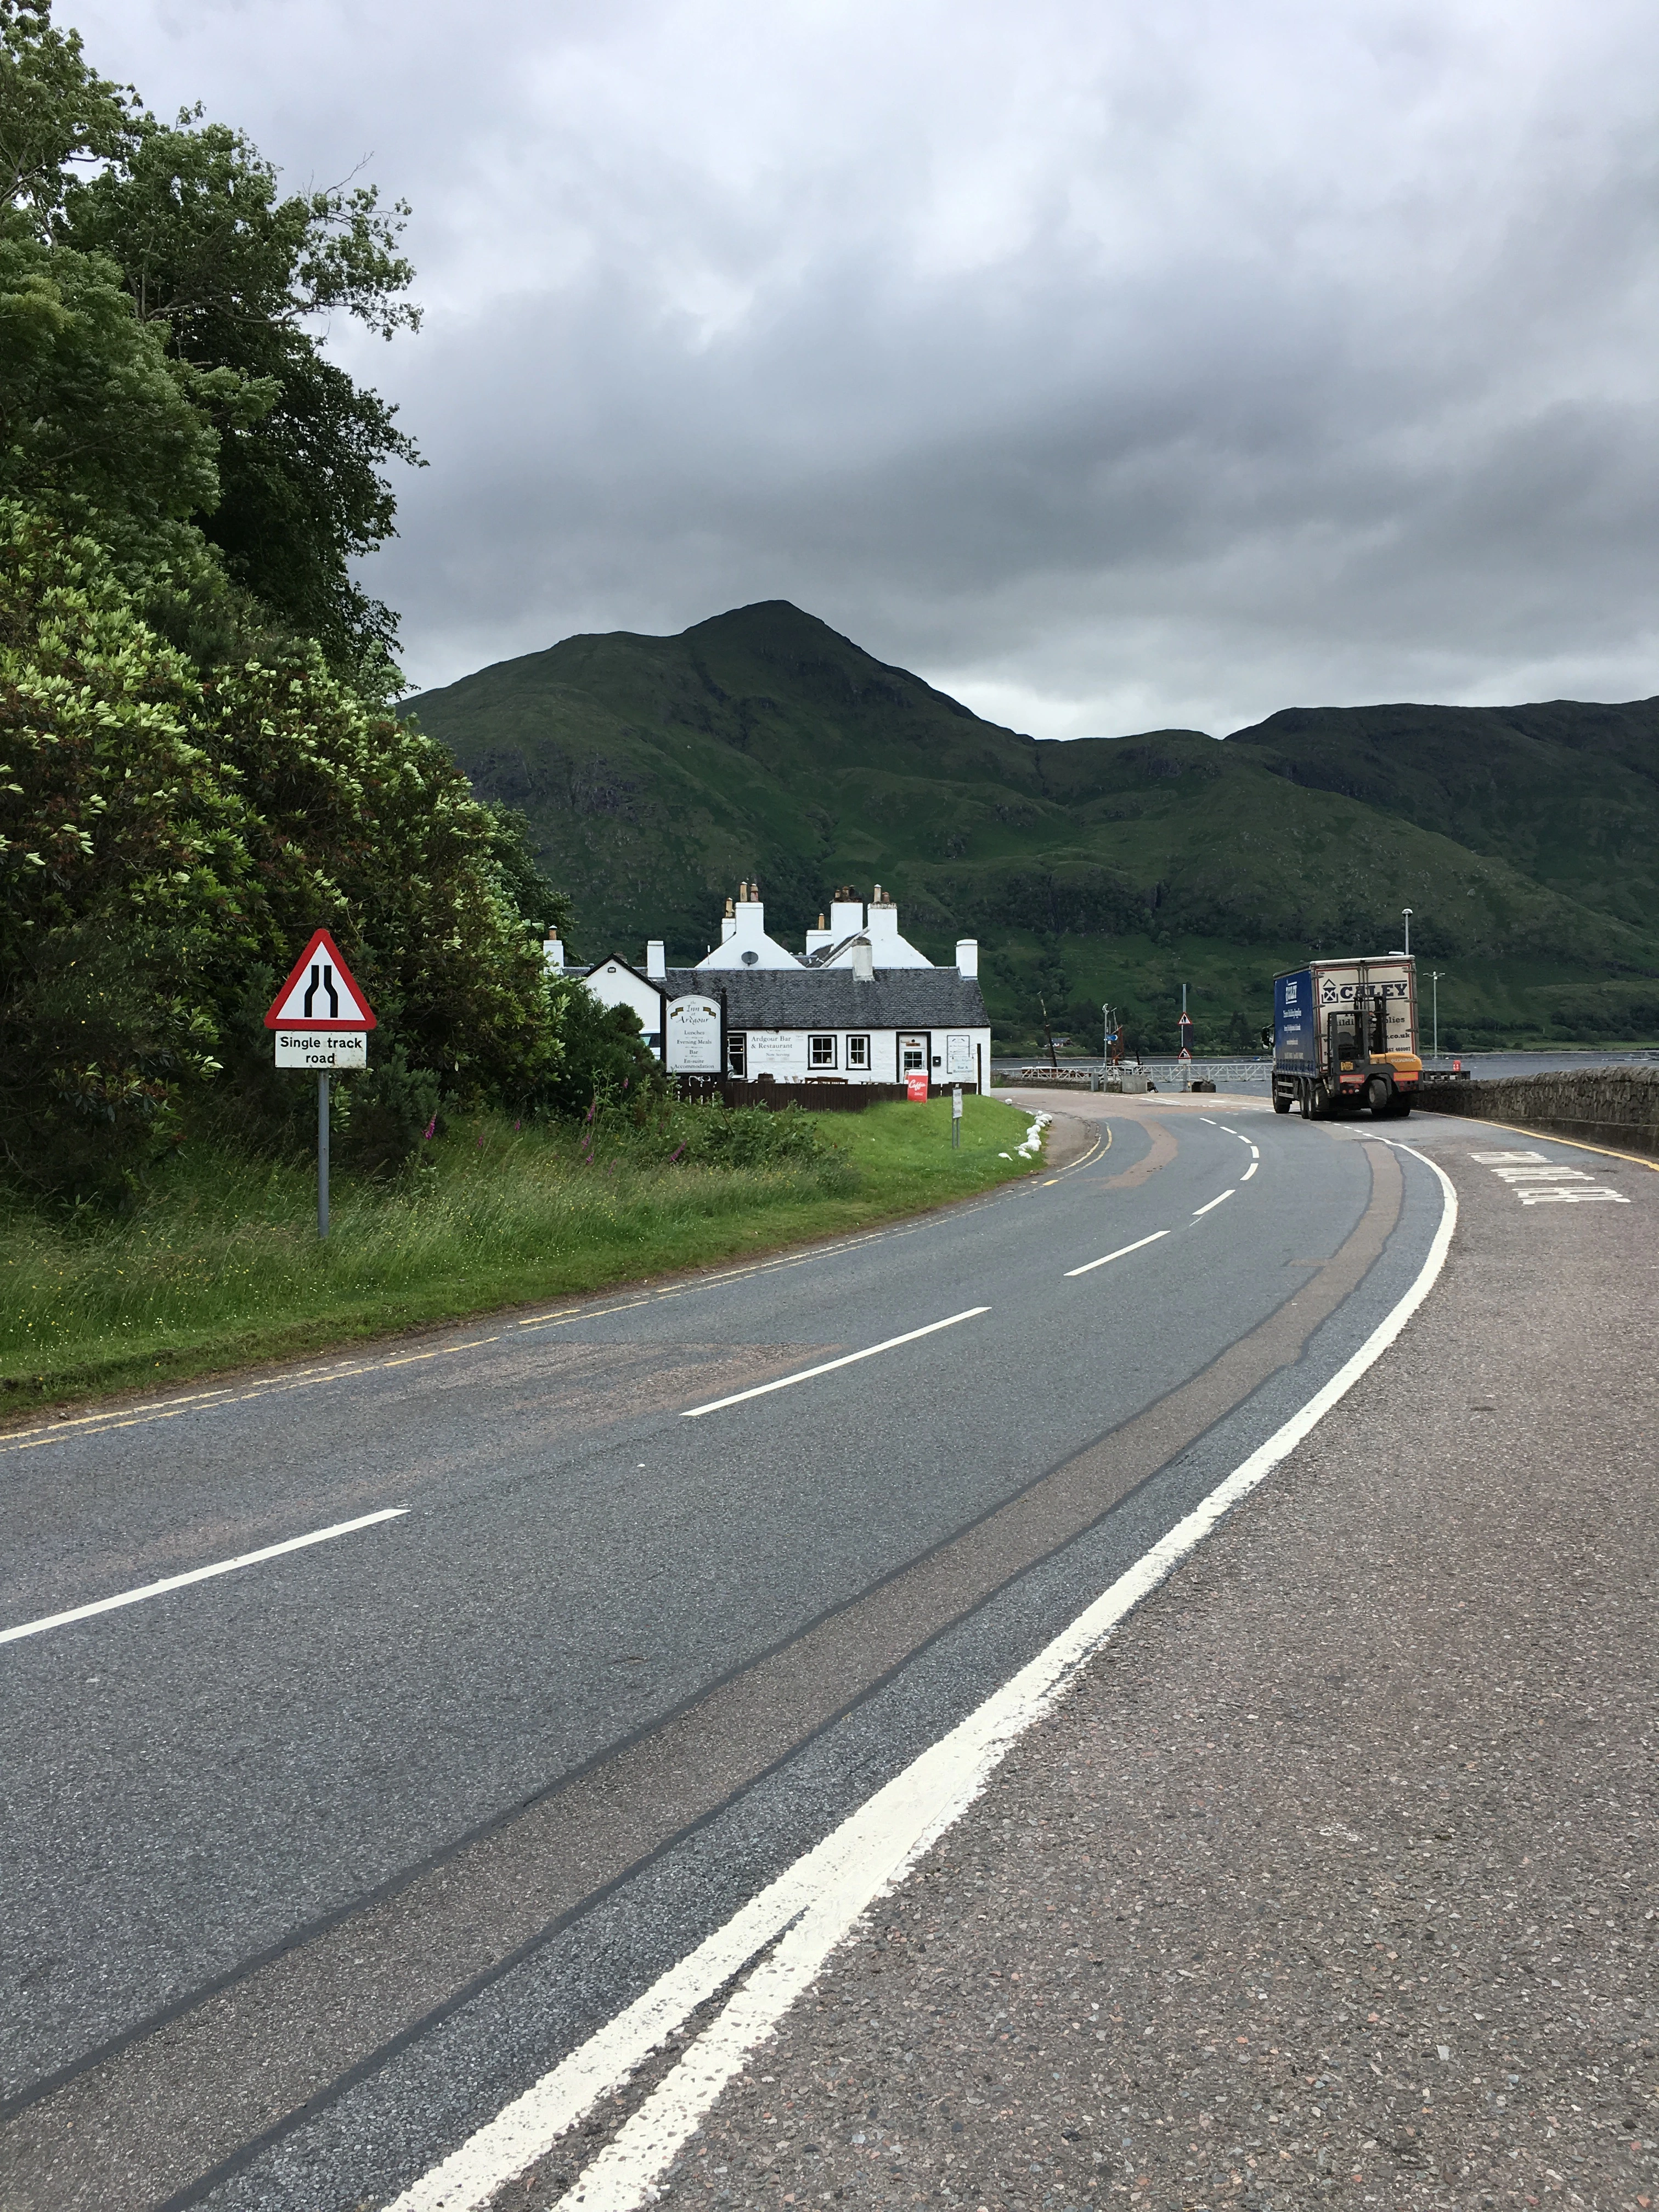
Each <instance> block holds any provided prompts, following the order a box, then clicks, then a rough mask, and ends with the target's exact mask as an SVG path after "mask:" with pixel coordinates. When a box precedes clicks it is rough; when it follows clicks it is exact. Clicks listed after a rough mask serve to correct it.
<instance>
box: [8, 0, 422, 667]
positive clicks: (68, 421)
mask: <svg viewBox="0 0 1659 2212" xmlns="http://www.w3.org/2000/svg"><path fill="white" fill-rule="evenodd" d="M0 191H4V193H5V195H6V197H5V204H4V211H3V222H0V236H3V240H4V243H5V246H6V249H7V250H6V253H5V255H4V257H3V258H0V325H3V328H0V439H3V440H4V452H3V453H0V471H3V474H0V489H5V490H9V491H12V492H14V493H16V494H18V495H22V496H25V497H27V498H28V499H30V500H31V501H34V502H36V503H37V504H44V505H47V506H49V507H53V508H54V509H56V510H57V511H59V512H61V513H63V514H64V518H65V520H69V521H70V522H72V523H74V524H76V526H90V527H92V528H94V530H95V531H96V532H97V534H98V535H99V536H100V537H101V538H104V539H105V540H106V542H108V543H110V544H111V545H112V550H114V551H116V553H117V554H118V556H119V557H122V558H123V559H125V562H126V564H127V573H128V574H129V577H130V580H134V581H137V580H138V578H139V575H140V572H141V571H142V570H143V568H145V567H146V565H148V567H149V568H150V569H151V570H153V571H155V573H156V577H157V586H156V596H155V599H154V600H153V602H152V607H151V611H153V612H156V613H158V614H165V609H166V602H167V595H168V593H169V592H171V593H173V594H174V595H177V594H179V593H180V592H182V593H183V595H184V597H185V601H186V602H187V603H188V604H189V605H191V606H192V607H193V608H194V609H195V610H196V617H197V631H198V633H199V631H200V619H201V614H200V611H201V606H202V603H203V601H204V599H210V598H211V596H212V592H211V584H210V580H206V579H204V577H203V576H202V575H201V574H199V573H197V571H198V570H199V559H195V560H194V562H193V547H192V542H191V541H190V540H187V539H186V538H184V537H183V536H182V535H181V534H180V533H179V531H178V529H177V527H176V526H177V525H178V523H179V522H180V521H182V520H193V521H194V522H195V523H196V524H197V526H198V527H199V531H200V532H201V535H202V537H203V538H204V539H205V540H206V542H207V544H210V546H212V547H213V548H215V549H216V552H217V555H218V562H217V564H216V565H217V568H218V569H219V570H220V571H221V572H222V574H223V575H224V576H225V577H226V578H227V579H228V581H229V583H230V584H231V585H233V586H236V587H238V589H239V590H240V592H242V593H244V594H246V600H247V602H248V603H250V605H251V613H249V614H245V615H244V617H243V618H242V619H243V623H244V626H245V627H248V626H252V627H253V628H255V629H258V627H259V626H260V625H261V624H263V625H264V626H265V627H266V628H268V629H276V630H281V631H286V632H288V633H289V634H290V635H294V636H296V637H309V638H313V639H315V640H316V641H317V642H318V643H319V646H320V647H321V648H322V651H323V653H324V655H325V658H326V659H327V660H328V663H329V665H330V666H331V668H332V669H333V670H334V671H336V672H337V674H341V675H345V676H349V678H352V679H353V680H354V681H355V682H356V683H357V684H359V686H360V687H366V688H368V689H371V690H374V691H376V692H377V693H378V694H380V696H386V695H387V694H388V693H389V692H390V691H392V690H394V689H395V688H396V684H397V678H396V671H395V667H394V665H393V657H392V656H393V651H394V647H395V643H396V635H397V623H396V619H395V617H394V616H393V615H392V612H391V611H390V610H389V609H388V608H387V607H386V605H383V604H382V603H381V602H380V600H378V599H374V598H373V597H372V596H371V595H370V594H369V593H368V592H366V591H365V590H364V589H363V588H362V585H361V584H360V583H359V582H358V581H357V580H356V576H355V574H354V573H353V563H354V562H356V560H358V558H359V557H360V556H362V555H364V554H366V553H368V552H371V551H373V550H374V549H375V548H376V547H377V546H379V545H380V544H384V543H385V541H386V538H388V537H389V536H390V535H391V534H392V530H393V527H394V517H395V514H396V500H395V497H394V495H393V492H392V483H391V477H390V469H391V466H392V464H394V463H396V464H412V463H417V462H418V459H419V456H418V454H417V453H416V451H415V448H414V446H413V445H412V443H411V442H410V440H409V439H408V438H407V437H406V436H405V435H404V433H403V432H402V431H401V430H400V429H399V428H398V424H397V422H396V410H395V409H393V408H392V406H390V405H389V404H387V402H386V401H385V400H384V399H382V398H380V395H379V394H378V393H377V392H374V391H372V390H370V389H368V387H366V386H362V385H359V384H357V383H356V381H354V380H353V379H352V378H351V377H350V376H349V375H348V374H347V373H346V372H345V371H344V370H343V369H342V368H340V367H339V366H338V364H337V363H336V362H332V361H331V360H329V359H328V357H327V356H326V354H325V351H324V349H323V345H322V336H323V334H324V333H325V331H326V328H327V325H328V323H329V321H330V319H331V318H332V317H334V316H337V315H346V316H349V317H353V318H356V319H357V320H359V321H361V322H362V323H363V324H365V325H367V326H368V328H369V329H371V330H373V331H376V332H377V333H379V334H380V336H382V337H387V338H390V337H392V336H393V335H394V334H395V333H396V332H397V331H399V330H412V329H414V328H416V326H417V325H418V323H419V319H420V318H419V311H418V309H417V308H416V307H414V306H413V305H412V304H411V303H410V301H409V300H408V299H407V298H406V297H405V296H404V295H405V294H406V293H407V290H408V287H409V284H410V279H411V276H412V271H411V270H410V264H409V263H408V261H407V260H406V259H405V258H404V256H403V255H402V253H401V252H400V251H399V250H398V240H399V237H400V234H401V232H402V228H403V225H404V218H405V216H406V215H407V210H406V208H405V207H404V205H403V204H402V203H401V202H399V203H398V204H396V205H395V206H393V207H392V208H391V209H390V210H386V209H383V208H382V206H381V204H380V198H379V195H378V193H377V191H376V189H375V187H374V186H373V185H339V186H335V187H331V188H329V189H327V190H325V191H308V192H299V193H294V192H289V193H284V192H283V191H282V189H281V186H280V183H279V179H278V176H277V173H276V169H275V168H274V167H273V166H272V165H271V164H270V162H269V161H265V160H264V158H263V156H262V155H260V154H259V152H258V149H257V148H255V147H254V146H253V145H252V143H250V142H249V140H248V139H247V138H246V137H245V136H243V134H242V133H241V132H240V131H234V130H230V129H228V128H227V127H225V126H224V125H218V124H213V123H210V122H208V121H205V120H204V118H203V116H202V113H201V112H200V110H199V109H198V110H195V111H192V112H187V113H185V114H182V115H180V116H179V118H178V119H177V121H176V122H175V123H173V124H172V125H166V124H163V123H161V122H160V121H158V120H157V118H155V116H153V115H152V114H150V113H149V112H148V111H147V110H145V109H144V108H143V106H142V105H141V104H140V102H139V101H138V100H137V95H136V94H133V93H132V92H131V89H130V88H120V87H118V86H115V85H113V84H112V83H110V82H108V81H107V80H106V79H104V78H102V77H100V76H98V75H97V74H96V73H95V71H94V70H92V68H91V67H90V65H89V64H88V62H87V60H86V58H85V55H84V53H83V52H82V46H81V42H80V40H79V38H78V37H77V35H76V33H74V32H73V31H63V30H60V29H58V27H57V26H56V25H55V24H54V23H53V22H52V17H51V11H50V6H49V4H48V0H0ZM122 301H125V309H126V312H125V315H122V314H120V313H118V312H117V308H118V305H119V304H120V303H121V302H122ZM124 455H125V459H126V462H127V466H126V467H125V469H124V468H123V466H122V465H121V462H122V457H123V456H124ZM175 627H177V626H176V625H175ZM186 631H187V632H188V625H186ZM189 641H190V642H191V643H192V644H193V645H195V646H196V647H197V651H198V653H200V651H201V650H202V649H203V641H205V646H206V649H208V650H211V648H212V647H213V646H214V645H215V644H216V643H222V642H223V637H222V635H216V634H214V633H213V632H212V631H211V629H209V630H208V631H207V632H205V633H200V634H199V635H197V634H189Z"/></svg>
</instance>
